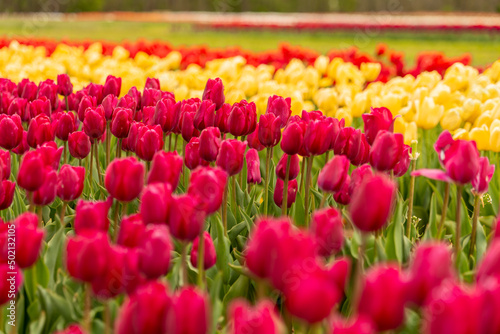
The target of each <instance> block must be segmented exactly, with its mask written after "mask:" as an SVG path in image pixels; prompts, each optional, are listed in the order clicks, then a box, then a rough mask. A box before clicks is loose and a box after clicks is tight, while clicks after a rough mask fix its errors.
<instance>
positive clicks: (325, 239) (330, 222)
mask: <svg viewBox="0 0 500 334" xmlns="http://www.w3.org/2000/svg"><path fill="white" fill-rule="evenodd" d="M343 228H344V226H343V223H342V215H341V214H340V213H339V211H338V210H337V209H335V208H328V209H322V210H318V211H315V212H314V213H313V215H312V220H311V226H310V229H311V233H312V234H313V235H314V236H315V238H316V243H317V244H318V248H319V255H321V256H325V257H328V256H331V255H333V254H335V253H337V252H339V251H340V250H341V249H342V246H343V245H344V232H343Z"/></svg>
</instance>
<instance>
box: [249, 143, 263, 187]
mask: <svg viewBox="0 0 500 334" xmlns="http://www.w3.org/2000/svg"><path fill="white" fill-rule="evenodd" d="M245 158H246V161H247V183H253V184H258V183H260V182H261V181H262V178H261V175H260V159H259V153H258V152H257V150H256V149H254V148H251V149H249V150H248V151H247V153H246V155H245Z"/></svg>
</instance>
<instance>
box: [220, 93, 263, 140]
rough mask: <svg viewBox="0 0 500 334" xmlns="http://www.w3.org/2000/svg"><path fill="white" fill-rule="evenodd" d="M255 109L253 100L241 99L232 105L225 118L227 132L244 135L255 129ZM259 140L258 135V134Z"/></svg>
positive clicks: (237, 135)
mask: <svg viewBox="0 0 500 334" xmlns="http://www.w3.org/2000/svg"><path fill="white" fill-rule="evenodd" d="M256 120H257V110H256V106H255V103H254V102H250V103H248V102H247V101H245V100H241V101H240V102H237V103H235V104H234V105H233V107H232V109H231V112H230V113H229V116H228V118H227V126H228V130H229V133H231V134H232V135H233V136H236V137H239V136H246V135H249V134H250V133H252V132H254V131H255V127H256ZM259 140H260V136H259Z"/></svg>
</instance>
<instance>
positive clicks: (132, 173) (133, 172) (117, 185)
mask: <svg viewBox="0 0 500 334" xmlns="http://www.w3.org/2000/svg"><path fill="white" fill-rule="evenodd" d="M104 184H105V186H106V189H107V190H108V192H109V194H110V195H111V196H112V197H113V198H116V199H117V200H119V201H121V202H130V201H132V200H133V199H135V198H137V196H139V194H140V193H141V191H142V188H143V186H144V165H143V164H142V163H141V162H139V161H137V159H135V158H134V157H130V158H123V159H115V160H113V161H112V162H111V163H110V164H109V166H108V168H107V169H106V176H105V179H104Z"/></svg>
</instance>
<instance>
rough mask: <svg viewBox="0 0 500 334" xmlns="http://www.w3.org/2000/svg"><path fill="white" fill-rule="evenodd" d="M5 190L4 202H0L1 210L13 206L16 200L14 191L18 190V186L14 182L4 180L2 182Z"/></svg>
mask: <svg viewBox="0 0 500 334" xmlns="http://www.w3.org/2000/svg"><path fill="white" fill-rule="evenodd" d="M1 187H2V188H3V190H4V196H3V200H2V201H0V210H5V209H7V208H9V207H10V206H11V205H12V201H13V200H14V191H15V190H16V184H15V183H14V182H12V181H8V180H4V181H2V186H1Z"/></svg>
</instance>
